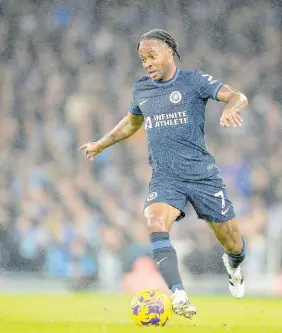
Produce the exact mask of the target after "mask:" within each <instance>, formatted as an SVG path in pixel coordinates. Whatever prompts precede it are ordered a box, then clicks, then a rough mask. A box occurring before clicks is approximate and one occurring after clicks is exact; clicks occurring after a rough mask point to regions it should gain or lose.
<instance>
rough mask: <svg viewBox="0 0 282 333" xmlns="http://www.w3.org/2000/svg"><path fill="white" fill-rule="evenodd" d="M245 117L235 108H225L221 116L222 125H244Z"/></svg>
mask: <svg viewBox="0 0 282 333" xmlns="http://www.w3.org/2000/svg"><path fill="white" fill-rule="evenodd" d="M242 123H243V119H242V118H241V116H240V115H239V113H238V112H236V111H235V110H233V109H225V110H224V111H223V112H222V115H221V117H220V125H221V126H223V127H230V126H233V127H237V126H242Z"/></svg>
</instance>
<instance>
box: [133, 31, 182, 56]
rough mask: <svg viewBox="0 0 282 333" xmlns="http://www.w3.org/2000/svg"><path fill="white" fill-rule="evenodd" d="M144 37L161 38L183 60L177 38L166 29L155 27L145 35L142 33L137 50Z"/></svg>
mask: <svg viewBox="0 0 282 333" xmlns="http://www.w3.org/2000/svg"><path fill="white" fill-rule="evenodd" d="M144 39H157V40H160V41H162V42H164V43H166V44H167V45H168V46H169V47H171V48H172V50H173V55H174V54H177V56H178V58H179V60H181V59H180V55H179V53H178V50H177V43H176V41H175V39H174V38H173V37H172V36H171V35H170V34H169V33H168V32H166V31H165V30H162V29H153V30H151V31H148V32H146V33H145V34H144V35H142V36H141V37H140V39H139V42H138V45H137V50H139V46H140V43H141V41H142V40H144Z"/></svg>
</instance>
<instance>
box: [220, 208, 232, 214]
mask: <svg viewBox="0 0 282 333" xmlns="http://www.w3.org/2000/svg"><path fill="white" fill-rule="evenodd" d="M229 208H230V206H229V207H228V208H226V209H225V210H222V211H221V214H222V215H225V214H226V213H227V212H228V211H229Z"/></svg>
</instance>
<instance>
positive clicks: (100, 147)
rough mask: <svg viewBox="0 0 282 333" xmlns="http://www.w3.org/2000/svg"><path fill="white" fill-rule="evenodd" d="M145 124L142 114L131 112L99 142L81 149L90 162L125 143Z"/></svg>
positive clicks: (85, 145) (87, 144) (91, 143)
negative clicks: (124, 141) (111, 147)
mask: <svg viewBox="0 0 282 333" xmlns="http://www.w3.org/2000/svg"><path fill="white" fill-rule="evenodd" d="M143 122H144V117H143V115H142V114H134V113H132V112H131V111H129V112H128V115H127V116H126V117H124V118H123V119H122V120H121V121H120V122H119V123H118V124H117V125H116V126H115V127H114V128H113V129H112V130H111V131H110V132H109V133H107V134H106V135H105V136H103V137H102V138H101V139H100V140H99V141H96V142H89V143H86V144H84V145H82V146H81V147H80V148H79V149H80V150H84V151H85V155H86V157H87V158H88V159H89V160H93V159H94V157H95V156H96V155H98V154H100V153H102V151H104V150H105V149H106V148H108V147H110V146H112V145H114V144H116V143H118V142H120V141H123V140H125V139H127V138H129V137H130V136H132V135H133V134H134V133H136V132H137V131H138V130H139V128H140V127H141V126H142V124H143Z"/></svg>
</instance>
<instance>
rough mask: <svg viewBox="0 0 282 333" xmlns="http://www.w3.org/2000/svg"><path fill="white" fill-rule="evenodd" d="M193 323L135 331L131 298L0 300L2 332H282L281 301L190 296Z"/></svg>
mask: <svg viewBox="0 0 282 333" xmlns="http://www.w3.org/2000/svg"><path fill="white" fill-rule="evenodd" d="M191 300H192V301H193V303H194V304H195V306H196V307H197V309H198V314H197V316H196V317H195V319H193V320H188V319H185V318H182V317H179V316H176V315H173V317H172V319H171V320H170V321H169V323H168V325H167V326H165V327H158V328H156V327H138V326H135V324H134V323H133V322H132V319H131V316H130V301H131V297H130V296H125V295H109V294H106V295H103V294H96V293H91V294H70V295H60V294H48V295H34V294H30V295H0V332H1V333H47V332H48V333H108V332H113V333H119V332H124V333H134V332H141V331H143V332H145V331H146V332H156V330H158V331H162V332H165V333H174V332H176V333H177V332H193V333H198V332H202V333H219V332H225V333H232V332H235V333H237V332H238V333H282V299H275V298H273V299H271V298H245V299H242V300H236V299H233V298H232V297H231V296H230V297H191Z"/></svg>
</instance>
